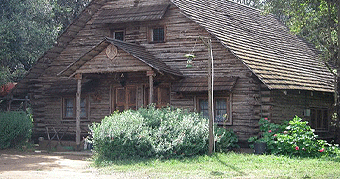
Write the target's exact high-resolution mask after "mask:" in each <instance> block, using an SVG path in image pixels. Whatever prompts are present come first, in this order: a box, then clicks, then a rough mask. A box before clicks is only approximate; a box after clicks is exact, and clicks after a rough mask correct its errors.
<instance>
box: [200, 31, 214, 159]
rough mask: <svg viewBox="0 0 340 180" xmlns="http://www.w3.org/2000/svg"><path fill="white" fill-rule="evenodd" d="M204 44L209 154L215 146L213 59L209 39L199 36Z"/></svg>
mask: <svg viewBox="0 0 340 180" xmlns="http://www.w3.org/2000/svg"><path fill="white" fill-rule="evenodd" d="M200 39H201V40H202V41H203V43H204V45H205V46H207V47H208V54H209V57H208V114H209V152H208V154H209V155H211V154H212V153H213V151H214V147H215V140H214V139H215V138H214V59H213V53H212V45H211V39H210V38H208V41H207V42H206V41H205V40H204V38H203V37H200Z"/></svg>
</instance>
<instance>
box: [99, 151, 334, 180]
mask: <svg viewBox="0 0 340 180" xmlns="http://www.w3.org/2000/svg"><path fill="white" fill-rule="evenodd" d="M96 166H97V168H98V170H99V171H100V172H101V174H119V175H120V176H121V177H125V178H153V179H155V178H167V179H178V178H196V179H197V178H200V179H202V178H203V179H204V178H218V179H220V178H228V179H232V178H237V179H239V178H242V179H249V178H251V179H265V178H278V179H306V178H307V179H309V178H312V179H326V178H327V179H328V178H329V179H339V178H340V157H337V158H319V159H317V158H289V157H284V156H274V155H254V154H241V153H234V152H230V153H226V154H224V153H216V154H214V155H212V156H199V157H194V158H183V159H169V160H159V159H151V160H126V161H115V162H99V163H98V162H97V163H96Z"/></svg>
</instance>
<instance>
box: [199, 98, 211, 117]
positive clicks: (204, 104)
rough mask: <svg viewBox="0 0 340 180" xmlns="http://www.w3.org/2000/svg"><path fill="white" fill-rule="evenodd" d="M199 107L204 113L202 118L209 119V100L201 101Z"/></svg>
mask: <svg viewBox="0 0 340 180" xmlns="http://www.w3.org/2000/svg"><path fill="white" fill-rule="evenodd" d="M199 106H200V112H201V113H202V116H203V117H204V118H207V119H208V118H209V111H208V100H206V99H201V100H200V101H199Z"/></svg>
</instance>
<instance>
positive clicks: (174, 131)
mask: <svg viewBox="0 0 340 180" xmlns="http://www.w3.org/2000/svg"><path fill="white" fill-rule="evenodd" d="M90 130H91V135H92V141H93V145H94V150H95V152H96V154H97V155H98V156H99V157H100V158H104V159H111V160H113V159H124V158H133V157H142V158H148V157H159V158H170V157H184V156H194V155H199V154H204V153H206V152H207V150H208V121H207V120H206V119H204V118H202V117H201V116H200V115H199V114H197V113H190V112H188V111H186V110H182V109H178V108H177V109H176V108H171V107H167V108H162V109H156V108H155V107H153V106H150V107H148V108H140V109H139V110H137V111H133V110H128V111H124V112H121V113H118V112H115V113H114V114H112V115H111V116H108V117H105V118H104V119H103V121H102V122H101V123H100V124H99V123H94V124H92V126H90ZM229 137H232V138H231V139H228V138H229ZM236 142H237V138H236V136H235V135H234V134H233V133H231V132H230V131H225V132H224V131H223V133H220V138H219V142H218V144H219V143H226V144H223V145H220V144H219V148H220V149H222V148H224V149H228V148H229V147H234V146H235V145H234V143H236Z"/></svg>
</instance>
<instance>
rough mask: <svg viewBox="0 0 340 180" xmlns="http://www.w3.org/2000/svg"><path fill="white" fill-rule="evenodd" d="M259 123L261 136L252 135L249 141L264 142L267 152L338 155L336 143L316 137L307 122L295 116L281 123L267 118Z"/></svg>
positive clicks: (303, 155)
mask: <svg viewBox="0 0 340 180" xmlns="http://www.w3.org/2000/svg"><path fill="white" fill-rule="evenodd" d="M259 124H260V130H261V133H262V134H261V137H260V138H257V137H255V138H254V137H252V138H250V142H254V141H260V142H266V143H267V153H269V154H281V155H288V156H299V157H320V156H330V155H340V150H339V148H338V145H332V144H329V143H327V142H326V141H325V140H321V139H318V136H317V135H316V134H314V129H312V128H311V127H310V126H308V122H307V121H303V120H302V119H301V118H299V117H297V116H295V118H294V119H292V120H290V121H285V122H283V123H282V124H274V123H270V122H269V121H268V120H267V119H261V120H260V121H259Z"/></svg>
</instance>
